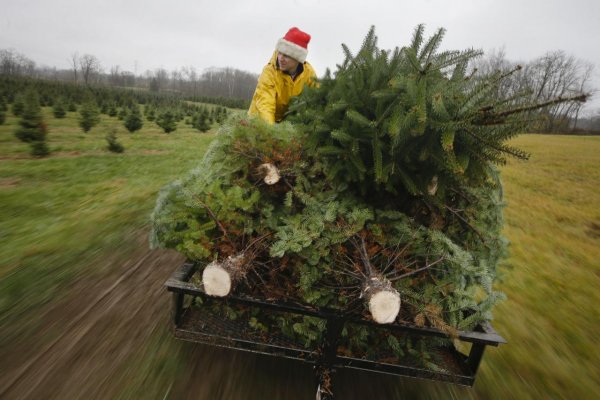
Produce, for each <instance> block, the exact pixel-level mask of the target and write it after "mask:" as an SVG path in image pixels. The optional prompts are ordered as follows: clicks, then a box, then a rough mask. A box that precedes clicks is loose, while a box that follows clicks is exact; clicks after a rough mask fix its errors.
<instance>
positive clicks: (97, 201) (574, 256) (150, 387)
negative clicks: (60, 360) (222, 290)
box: [0, 109, 600, 399]
mask: <svg viewBox="0 0 600 400" xmlns="http://www.w3.org/2000/svg"><path fill="white" fill-rule="evenodd" d="M45 113H46V116H47V118H46V120H47V122H48V123H49V127H50V133H49V145H50V148H51V150H52V152H53V153H52V155H51V156H50V157H48V158H45V159H39V160H38V159H31V158H30V157H29V155H28V145H26V144H22V143H19V142H18V141H17V140H16V138H15V137H14V135H13V131H14V129H15V124H16V119H15V118H14V117H12V116H9V118H8V120H7V123H5V124H4V125H0V204H1V205H2V207H0V239H1V240H0V326H1V327H2V329H0V350H1V348H2V346H9V345H10V343H11V341H13V340H15V338H17V337H18V336H20V335H26V334H27V332H28V331H30V330H33V329H38V328H40V327H39V326H37V325H36V323H37V320H36V310H37V309H39V308H40V307H43V306H44V305H45V304H48V303H50V302H52V301H54V300H55V299H56V298H57V297H59V296H60V295H61V293H62V291H64V290H68V289H67V288H68V285H69V283H70V282H71V281H72V280H73V279H74V278H75V277H76V276H78V275H80V274H84V273H85V274H94V273H99V272H95V271H90V270H89V268H88V269H86V268H87V267H88V266H89V264H90V261H91V260H94V259H98V258H102V257H105V256H107V255H111V254H113V253H115V252H117V253H118V254H121V256H122V257H126V253H127V249H128V247H129V248H130V247H131V246H134V245H135V244H136V243H137V242H135V241H134V240H132V239H131V238H132V236H133V235H135V234H136V232H138V233H139V232H140V231H142V232H143V231H144V230H146V229H147V224H148V216H149V213H150V212H151V210H152V208H153V206H154V201H155V199H156V195H157V193H158V190H159V189H160V187H162V186H163V185H164V184H166V183H167V182H170V181H172V180H173V179H175V178H176V177H179V176H181V175H182V174H183V173H184V172H185V171H187V170H188V169H190V168H191V167H192V166H194V165H195V164H196V163H197V162H198V160H199V159H200V158H201V156H202V154H203V153H204V151H205V150H206V148H207V145H208V144H209V142H210V141H211V139H212V137H213V134H212V133H209V134H200V133H198V132H197V131H194V130H193V129H191V128H187V127H186V126H184V125H183V124H180V125H179V128H178V130H177V131H175V132H173V133H171V134H169V135H167V134H164V133H162V131H161V130H160V128H158V127H157V126H156V125H155V124H151V123H148V122H146V125H145V127H144V128H143V129H142V131H141V132H137V133H134V134H130V133H127V132H126V131H125V129H124V128H123V127H122V123H121V121H118V120H117V119H116V118H109V117H106V116H103V119H102V122H101V124H100V126H97V127H95V128H93V129H92V130H91V131H90V132H89V133H87V134H84V133H83V132H81V130H80V129H79V127H78V126H77V121H76V118H75V114H74V113H69V116H68V118H67V119H64V120H56V119H54V118H52V117H51V116H50V111H49V109H45ZM112 126H115V127H117V128H118V140H119V141H120V142H121V143H122V144H123V145H124V146H125V149H126V150H125V153H124V154H121V155H117V154H112V153H109V152H108V151H107V150H106V149H105V147H106V141H105V139H104V135H105V134H106V133H107V131H108V130H109V129H110V128H111V127H112ZM513 144H514V145H516V146H517V147H520V148H522V149H524V150H526V151H529V152H530V153H531V154H532V157H531V160H530V161H527V162H521V161H514V160H511V161H510V162H509V163H508V165H507V166H505V167H503V168H502V170H503V181H504V184H505V199H506V203H507V208H506V212H505V217H506V223H507V225H506V230H505V233H506V236H507V237H508V238H509V239H510V241H511V243H512V245H511V247H510V252H511V255H510V258H509V259H508V260H507V261H506V263H505V268H502V269H501V270H502V271H503V273H502V282H501V283H500V284H499V288H500V289H501V290H503V291H504V292H505V293H506V294H507V295H508V300H507V301H506V302H504V303H502V304H501V305H500V306H498V307H497V308H496V310H495V316H496V319H495V321H494V322H493V324H494V327H495V328H496V329H497V330H498V332H499V333H500V334H501V335H503V336H504V337H505V338H506V339H508V341H509V344H507V345H504V346H501V347H499V348H490V349H489V350H487V351H486V354H485V356H484V361H483V364H482V367H481V373H480V375H479V377H478V381H477V383H476V385H475V388H474V389H472V390H471V389H461V388H456V387H452V386H448V385H440V384H430V383H419V382H415V381H412V380H407V381H406V382H405V383H404V384H403V386H402V388H398V391H397V393H398V395H397V397H398V398H400V395H402V394H405V395H406V394H407V393H408V392H410V393H411V395H410V397H411V398H422V399H425V398H428V399H433V398H439V399H448V398H457V399H463V398H477V399H549V398H552V399H594V398H597V396H598V395H599V394H600V368H599V367H598V366H597V364H598V360H600V349H599V344H600V343H599V340H598V333H599V332H600V307H599V306H598V305H599V304H600V294H599V292H600V291H599V290H598V288H600V262H599V261H598V260H600V207H599V206H598V205H600V137H585V136H578V137H567V136H547V135H523V136H521V137H519V138H518V139H517V140H515V141H514V143H513ZM165 296H166V294H165ZM165 312H167V311H166V310H165ZM164 332H165V330H159V333H157V334H156V339H155V343H154V344H153V343H149V346H151V347H147V348H146V350H145V351H144V352H143V354H140V355H139V356H138V358H136V365H143V366H144V367H143V368H140V369H136V368H131V369H128V370H127V371H125V372H124V374H126V376H127V379H126V380H125V379H124V380H123V381H124V382H127V383H124V385H126V386H125V387H123V389H122V393H123V394H122V396H121V398H136V395H139V393H140V391H141V390H142V389H143V390H144V391H142V392H144V393H145V394H146V395H147V397H146V398H162V396H163V395H165V392H166V393H169V392H171V393H185V389H186V388H185V385H186V381H180V382H178V381H177V380H176V377H177V375H176V373H177V371H178V370H179V367H178V366H177V364H178V363H181V361H182V360H188V359H189V356H188V355H182V347H181V346H180V345H174V344H172V343H171V342H170V341H169V340H168V339H165V336H164V335H165V333H164ZM152 346H154V347H152ZM154 349H156V351H153V350H154ZM196 351H197V350H194V352H196ZM124 376H125V375H124ZM169 382H170V383H169ZM206 384H207V385H209V384H210V382H207V383H206ZM170 385H172V386H170ZM263 386H265V385H263ZM267 386H268V385H267ZM389 392H390V391H388V393H389ZM417 393H418V394H417ZM165 398H166V397H165ZM174 398H175V397H174Z"/></svg>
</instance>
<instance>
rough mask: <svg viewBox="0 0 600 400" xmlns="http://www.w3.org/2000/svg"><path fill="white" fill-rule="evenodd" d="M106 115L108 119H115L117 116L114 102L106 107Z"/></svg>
mask: <svg viewBox="0 0 600 400" xmlns="http://www.w3.org/2000/svg"><path fill="white" fill-rule="evenodd" d="M108 115H109V116H110V117H116V116H117V105H116V104H115V102H114V101H113V102H111V103H110V106H109V107H108Z"/></svg>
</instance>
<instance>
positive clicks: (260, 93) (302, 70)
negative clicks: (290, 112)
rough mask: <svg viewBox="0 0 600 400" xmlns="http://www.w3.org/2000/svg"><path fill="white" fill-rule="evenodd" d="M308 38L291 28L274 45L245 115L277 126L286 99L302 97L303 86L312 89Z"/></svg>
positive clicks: (312, 73) (284, 110)
mask: <svg viewBox="0 0 600 400" xmlns="http://www.w3.org/2000/svg"><path fill="white" fill-rule="evenodd" d="M310 38H311V37H310V35H309V34H308V33H306V32H302V31H301V30H300V29H298V28H296V27H294V28H291V29H290V30H289V31H288V32H287V33H286V34H285V36H284V37H282V38H281V39H279V40H278V41H277V45H276V46H275V51H274V52H273V55H272V57H271V60H270V61H269V63H268V64H267V65H266V66H265V67H264V68H263V71H262V73H261V75H260V77H259V78H258V84H257V85H256V90H255V91H254V96H253V97H252V102H251V103H250V109H249V110H248V114H249V115H257V116H259V117H260V118H262V119H263V120H265V121H267V122H269V123H275V122H280V121H281V120H282V119H283V117H284V115H285V112H286V111H287V109H288V105H289V103H290V99H291V98H292V97H293V96H298V95H299V94H300V93H302V90H303V89H304V86H306V85H309V86H314V85H315V78H316V74H315V70H314V69H313V67H312V66H311V65H310V64H309V63H308V62H307V61H306V56H307V55H308V43H309V42H310Z"/></svg>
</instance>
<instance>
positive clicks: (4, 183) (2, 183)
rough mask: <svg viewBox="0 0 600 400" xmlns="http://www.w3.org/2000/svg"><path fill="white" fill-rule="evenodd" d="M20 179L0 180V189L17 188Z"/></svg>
mask: <svg viewBox="0 0 600 400" xmlns="http://www.w3.org/2000/svg"><path fill="white" fill-rule="evenodd" d="M20 183H21V178H0V189H2V188H12V187H16V186H19V184H20Z"/></svg>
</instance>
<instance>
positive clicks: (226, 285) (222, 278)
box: [202, 253, 249, 297]
mask: <svg viewBox="0 0 600 400" xmlns="http://www.w3.org/2000/svg"><path fill="white" fill-rule="evenodd" d="M248 266H249V263H248V262H247V260H246V257H245V255H244V253H240V254H238V255H236V256H229V257H227V259H225V261H223V262H218V261H213V262H212V263H210V264H208V265H207V266H206V267H205V268H204V271H203V272H202V283H203V284H204V291H205V292H206V294H208V295H210V296H218V297H224V296H227V295H228V294H229V293H230V292H231V291H232V290H233V289H234V288H235V286H236V285H237V284H238V283H239V282H240V281H241V280H242V279H243V278H244V277H245V276H246V273H247V272H248Z"/></svg>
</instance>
